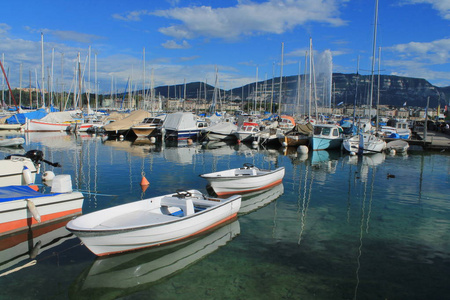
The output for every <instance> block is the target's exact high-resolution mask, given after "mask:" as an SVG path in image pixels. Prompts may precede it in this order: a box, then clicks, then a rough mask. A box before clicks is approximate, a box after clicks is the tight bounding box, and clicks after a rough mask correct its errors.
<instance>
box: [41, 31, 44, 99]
mask: <svg viewBox="0 0 450 300" xmlns="http://www.w3.org/2000/svg"><path fill="white" fill-rule="evenodd" d="M41 84H42V107H45V86H44V84H45V76H44V34H43V33H42V32H41Z"/></svg>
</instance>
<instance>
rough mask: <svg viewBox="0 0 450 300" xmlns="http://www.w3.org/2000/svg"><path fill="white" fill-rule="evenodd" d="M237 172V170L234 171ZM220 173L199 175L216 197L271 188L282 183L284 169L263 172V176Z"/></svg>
mask: <svg viewBox="0 0 450 300" xmlns="http://www.w3.org/2000/svg"><path fill="white" fill-rule="evenodd" d="M236 170H238V169H236ZM221 173H222V172H216V173H210V174H203V175H200V176H201V177H202V178H204V179H206V180H208V182H209V185H210V186H211V188H212V189H213V190H214V192H215V193H216V194H217V195H218V196H226V195H232V194H239V193H249V192H254V191H259V190H263V189H267V188H270V187H273V186H275V185H277V184H279V183H281V182H282V181H283V177H284V173H285V170H284V167H281V168H278V169H276V170H273V171H268V172H265V174H263V175H248V176H247V175H242V176H239V175H234V174H233V175H231V176H227V175H225V174H223V173H222V174H223V175H222V174H221Z"/></svg>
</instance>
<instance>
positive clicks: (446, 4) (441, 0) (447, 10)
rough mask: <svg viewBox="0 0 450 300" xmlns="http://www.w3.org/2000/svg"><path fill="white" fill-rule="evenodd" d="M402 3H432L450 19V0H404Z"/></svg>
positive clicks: (432, 5)
mask: <svg viewBox="0 0 450 300" xmlns="http://www.w3.org/2000/svg"><path fill="white" fill-rule="evenodd" d="M402 4H430V5H431V7H432V8H433V9H435V10H437V11H439V14H440V15H441V16H442V18H444V19H446V20H450V1H449V0H403V2H402Z"/></svg>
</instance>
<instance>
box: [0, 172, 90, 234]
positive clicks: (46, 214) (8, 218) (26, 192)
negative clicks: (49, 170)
mask: <svg viewBox="0 0 450 300" xmlns="http://www.w3.org/2000/svg"><path fill="white" fill-rule="evenodd" d="M83 200H84V197H83V194H81V193H80V192H73V191H72V182H71V178H70V175H57V176H55V178H54V179H53V182H52V188H51V193H48V194H43V193H40V192H38V191H35V190H34V189H32V188H31V187H30V186H27V185H23V186H21V185H10V186H4V187H0V235H3V234H9V233H13V232H17V231H21V230H26V229H29V228H33V227H36V226H40V225H44V224H46V223H48V222H53V221H55V220H58V219H62V218H68V217H70V216H74V215H77V214H80V213H81V208H82V205H83Z"/></svg>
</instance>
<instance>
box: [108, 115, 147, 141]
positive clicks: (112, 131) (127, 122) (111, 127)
mask: <svg viewBox="0 0 450 300" xmlns="http://www.w3.org/2000/svg"><path fill="white" fill-rule="evenodd" d="M122 117H123V116H122ZM149 117H150V113H149V112H148V111H145V110H135V111H133V112H132V113H130V114H129V115H128V116H126V117H125V118H122V119H119V120H117V121H114V120H109V121H110V122H109V123H108V124H106V125H104V126H103V129H104V130H105V133H106V134H107V135H108V136H111V137H118V136H120V135H123V136H127V135H128V134H129V133H130V131H131V127H133V126H134V125H137V124H139V123H141V122H142V121H143V120H144V119H145V118H149ZM105 122H108V121H107V120H105Z"/></svg>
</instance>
